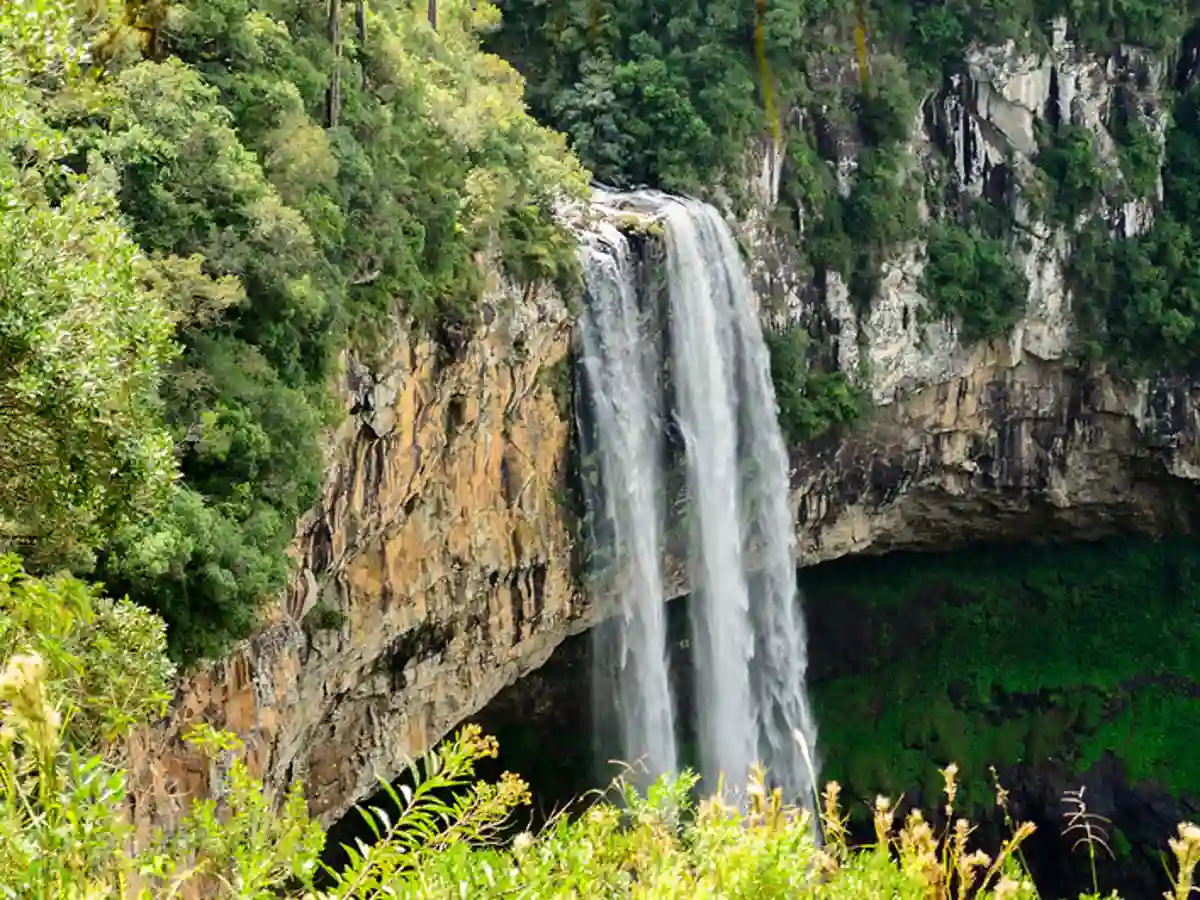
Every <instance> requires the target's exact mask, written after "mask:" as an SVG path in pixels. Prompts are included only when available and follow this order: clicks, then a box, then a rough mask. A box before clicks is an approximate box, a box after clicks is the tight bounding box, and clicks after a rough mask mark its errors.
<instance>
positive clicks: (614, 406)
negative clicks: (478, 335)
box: [579, 226, 676, 776]
mask: <svg viewBox="0 0 1200 900" xmlns="http://www.w3.org/2000/svg"><path fill="white" fill-rule="evenodd" d="M592 238H593V240H592V243H591V245H590V246H586V247H585V248H584V256H585V260H584V263H585V264H584V274H585V281H586V287H587V291H588V296H589V302H588V304H587V308H586V310H585V312H584V313H583V315H582V317H581V319H580V328H579V334H580V344H581V350H582V353H581V359H580V363H581V365H582V368H583V372H584V375H585V377H586V379H587V385H588V389H589V392H590V396H591V398H592V416H593V417H594V420H595V422H594V428H588V427H581V428H580V433H581V435H584V436H586V437H587V438H589V439H590V440H589V442H588V443H587V444H586V445H585V448H584V450H585V452H589V453H592V454H594V456H596V457H597V458H598V459H597V461H598V463H599V470H600V477H601V479H602V482H601V488H602V489H601V490H600V491H598V492H592V497H591V503H590V505H591V507H592V515H593V522H594V526H593V528H594V531H595V532H596V534H601V533H603V534H604V535H605V538H606V540H596V539H595V538H594V540H593V544H594V545H607V548H608V549H609V552H608V554H607V558H606V559H605V560H604V566H603V569H604V571H606V572H610V573H615V575H616V578H617V581H616V583H615V584H611V585H606V588H607V589H609V590H613V591H614V592H615V593H616V594H617V595H618V596H619V597H620V601H621V611H620V616H621V619H620V623H619V625H620V627H619V629H618V631H617V633H616V645H615V646H612V647H606V648H602V649H603V651H606V652H601V653H598V654H597V657H598V658H599V659H600V660H602V662H601V666H602V667H603V668H605V669H611V670H612V671H598V672H597V675H598V676H599V677H598V678H597V684H598V686H599V688H600V690H601V691H602V692H603V691H608V690H612V692H613V693H614V694H615V696H614V697H611V698H600V699H601V700H602V701H603V700H604V699H611V700H615V704H616V707H617V713H618V719H619V724H620V731H621V744H622V751H623V752H625V753H627V754H631V755H629V756H626V760H627V761H630V762H633V761H639V762H640V763H641V764H642V765H644V766H645V767H646V769H647V770H648V772H649V773H650V774H651V776H654V775H658V774H660V773H663V772H673V771H674V770H675V767H676V754H675V724H674V719H675V716H674V708H673V705H672V700H671V689H670V683H669V678H668V674H667V659H666V598H665V596H664V591H663V578H662V556H663V542H662V531H663V511H662V503H661V501H662V490H661V456H662V433H661V432H662V429H661V424H660V423H661V416H660V413H659V409H658V407H659V397H660V393H661V392H660V389H659V387H658V380H659V373H660V372H661V369H662V360H661V356H660V354H659V352H658V344H657V343H656V342H655V341H653V340H651V338H650V335H649V332H650V330H651V329H648V328H647V327H645V317H644V316H643V315H642V313H641V311H640V310H639V309H638V302H637V301H638V298H637V289H636V285H635V280H634V279H635V273H634V270H633V261H632V260H631V259H630V253H629V247H628V244H627V242H626V240H625V238H624V236H623V235H622V234H621V233H620V232H619V231H617V229H616V228H613V227H612V226H607V227H603V228H602V229H601V230H600V231H599V232H598V233H597V234H595V235H593V236H592ZM581 426H582V423H581ZM597 494H599V495H600V496H596V495H597Z"/></svg>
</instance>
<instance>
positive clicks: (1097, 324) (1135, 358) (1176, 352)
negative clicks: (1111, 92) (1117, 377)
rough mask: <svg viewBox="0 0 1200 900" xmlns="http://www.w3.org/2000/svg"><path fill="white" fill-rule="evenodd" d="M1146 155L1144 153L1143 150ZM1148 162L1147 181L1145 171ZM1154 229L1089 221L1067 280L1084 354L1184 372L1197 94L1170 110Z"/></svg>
mask: <svg viewBox="0 0 1200 900" xmlns="http://www.w3.org/2000/svg"><path fill="white" fill-rule="evenodd" d="M1146 152H1147V154H1148V153H1149V151H1148V150H1147V151H1146ZM1148 166H1149V163H1147V170H1146V174H1145V175H1144V177H1146V178H1150V177H1152V176H1151V175H1150V174H1149V168H1148ZM1162 177H1163V185H1164V203H1163V208H1162V209H1161V211H1160V212H1159V214H1158V216H1157V218H1156V220H1155V223H1154V226H1153V227H1152V228H1151V229H1150V230H1149V232H1147V233H1146V234H1144V235H1139V236H1135V237H1131V238H1127V237H1123V236H1121V237H1116V236H1113V235H1111V234H1110V233H1109V232H1108V230H1107V229H1106V227H1105V226H1104V224H1103V223H1098V222H1097V223H1092V224H1090V225H1089V227H1088V228H1087V229H1085V230H1084V232H1083V233H1082V234H1081V235H1079V237H1078V239H1077V240H1076V243H1075V247H1074V252H1073V255H1072V259H1071V266H1070V270H1069V272H1068V274H1069V276H1070V278H1071V284H1072V288H1073V296H1074V298H1075V302H1076V307H1077V315H1078V318H1079V320H1080V324H1081V326H1082V328H1081V330H1082V337H1083V350H1084V351H1085V352H1086V353H1087V354H1088V355H1090V356H1092V357H1098V358H1102V359H1106V360H1109V361H1112V362H1115V363H1116V364H1117V365H1118V366H1119V367H1120V368H1121V369H1123V370H1125V371H1128V372H1132V373H1135V374H1145V373H1153V372H1159V371H1164V370H1175V371H1181V370H1189V369H1191V368H1193V367H1194V366H1195V365H1196V363H1197V361H1198V357H1197V349H1196V348H1197V345H1196V340H1195V335H1196V329H1197V325H1198V323H1200V255H1198V251H1197V237H1196V235H1195V233H1194V230H1193V229H1194V223H1195V222H1196V221H1197V216H1198V215H1200V93H1198V92H1197V91H1195V90H1192V91H1189V92H1188V93H1186V94H1184V95H1183V96H1182V97H1180V98H1179V100H1178V102H1177V103H1176V106H1175V111H1174V117H1173V122H1172V125H1171V127H1170V129H1169V131H1168V133H1167V141H1166V147H1165V153H1164V158H1163V168H1162Z"/></svg>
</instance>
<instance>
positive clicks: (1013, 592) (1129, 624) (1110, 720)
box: [804, 539, 1200, 804]
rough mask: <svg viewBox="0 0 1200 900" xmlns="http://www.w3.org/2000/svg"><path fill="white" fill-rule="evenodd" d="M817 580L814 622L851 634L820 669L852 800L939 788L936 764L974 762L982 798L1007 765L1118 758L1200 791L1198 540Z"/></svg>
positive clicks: (889, 566)
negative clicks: (1196, 745) (1196, 740)
mask: <svg viewBox="0 0 1200 900" xmlns="http://www.w3.org/2000/svg"><path fill="white" fill-rule="evenodd" d="M804 587H805V590H806V595H807V603H808V607H809V615H810V617H812V618H814V619H816V620H818V621H820V622H824V623H828V627H829V628H831V629H833V630H832V631H831V633H838V632H840V633H842V634H849V635H850V636H849V637H846V638H845V640H846V643H845V644H844V645H843V646H841V647H837V648H834V651H833V652H832V653H828V652H822V651H821V650H816V651H815V652H816V654H817V655H816V658H815V660H814V673H813V674H814V677H815V680H816V681H815V684H814V686H813V690H814V694H815V702H816V706H817V712H818V716H819V721H820V725H821V739H820V750H821V756H822V759H823V761H824V769H823V775H824V777H826V778H832V779H837V780H839V781H841V782H842V783H843V784H844V785H845V786H846V788H847V791H848V793H849V796H851V797H855V798H859V797H870V796H874V795H875V794H876V793H884V794H890V795H891V796H897V795H899V794H900V793H902V792H907V793H908V795H909V797H910V798H913V796H914V794H913V792H914V790H915V789H916V788H918V787H921V788H923V790H922V793H923V795H924V796H925V797H931V796H936V791H937V789H938V788H939V786H940V785H939V784H936V783H933V782H932V781H931V780H930V779H931V778H936V773H935V771H934V767H935V765H943V764H946V763H949V762H957V763H958V764H959V766H960V767H961V770H962V773H963V777H964V782H965V787H966V793H967V802H968V804H973V803H977V802H984V801H988V800H989V799H990V796H991V776H990V774H989V767H990V766H996V767H997V768H998V769H1000V770H1001V771H1003V770H1004V769H1005V768H1007V767H1012V766H1016V765H1020V764H1023V765H1026V766H1040V765H1043V764H1046V763H1051V764H1053V765H1056V766H1066V767H1069V768H1070V769H1071V770H1073V771H1075V772H1081V771H1083V770H1085V769H1087V768H1088V767H1089V766H1090V765H1091V764H1092V763H1094V762H1095V761H1096V760H1097V759H1099V758H1100V756H1101V755H1102V754H1104V753H1105V752H1111V753H1112V754H1114V755H1115V756H1116V757H1117V758H1118V759H1119V760H1121V762H1122V763H1123V765H1124V767H1125V770H1126V772H1127V774H1128V776H1129V777H1130V779H1131V780H1133V781H1135V782H1137V781H1156V782H1159V783H1161V784H1163V785H1164V786H1166V787H1168V788H1170V789H1171V790H1172V791H1173V792H1175V793H1182V794H1188V795H1192V794H1200V761H1197V759H1196V757H1195V754H1194V752H1193V751H1192V740H1193V737H1194V735H1195V734H1196V729H1197V727H1200V707H1198V706H1197V703H1196V701H1195V697H1196V696H1197V695H1200V637H1198V636H1197V634H1196V630H1195V627H1194V621H1195V616H1196V613H1197V611H1198V610H1200V548H1198V547H1196V546H1195V544H1194V542H1192V541H1189V540H1186V539H1179V540H1173V541H1165V542H1160V543H1156V542H1150V541H1145V540H1137V541H1133V540H1129V541H1114V542H1109V543H1100V544H1085V545H1073V546H1062V547H1058V546H1047V547H1040V548H1033V547H1027V546H1013V547H997V548H991V549H984V550H975V551H971V552H969V553H961V554H955V555H945V556H942V555H909V554H897V555H893V556H889V557H886V558H883V559H879V560H858V559H856V560H854V561H853V562H852V563H842V564H833V565H829V566H822V567H820V568H818V569H814V570H811V571H809V572H806V573H805V578H804ZM854 621H857V622H859V623H865V624H859V625H858V626H857V627H855V628H844V627H843V625H845V624H846V623H849V622H854ZM819 628H820V631H819V632H818V634H817V635H815V636H814V642H815V641H818V640H820V639H822V638H821V633H820V632H821V631H824V630H825V628H824V627H821V626H819ZM927 782H928V783H927Z"/></svg>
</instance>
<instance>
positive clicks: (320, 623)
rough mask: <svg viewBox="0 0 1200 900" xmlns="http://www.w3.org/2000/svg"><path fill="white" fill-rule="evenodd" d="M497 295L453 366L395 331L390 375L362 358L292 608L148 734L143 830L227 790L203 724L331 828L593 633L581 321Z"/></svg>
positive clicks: (558, 307)
mask: <svg viewBox="0 0 1200 900" xmlns="http://www.w3.org/2000/svg"><path fill="white" fill-rule="evenodd" d="M497 293H498V292H495V291H494V292H493V293H492V294H491V295H489V296H490V297H491V298H492V301H493V302H492V303H491V304H490V305H489V306H488V308H487V310H486V315H485V320H486V321H488V323H489V324H487V325H486V326H484V327H483V328H481V330H480V332H479V334H478V335H477V336H476V337H475V339H473V340H471V341H469V342H468V343H467V344H466V346H465V348H463V349H462V350H461V352H460V354H459V357H460V358H459V359H457V360H446V359H445V356H446V353H445V351H443V350H440V349H439V348H437V347H435V346H434V345H432V344H431V343H429V342H428V341H417V340H412V339H409V338H407V337H404V336H400V337H398V338H397V340H396V341H395V342H394V343H393V345H392V346H391V348H390V349H389V350H388V351H387V353H386V359H385V361H384V362H383V363H382V364H380V365H377V366H373V367H371V368H370V369H367V368H366V367H365V366H363V365H361V364H359V363H358V362H357V361H355V360H348V361H347V363H346V365H345V366H344V373H343V393H344V396H345V399H346V403H347V411H348V416H347V417H346V420H345V423H344V425H343V426H342V427H341V428H340V429H338V431H337V432H336V434H335V435H333V438H332V442H331V446H330V451H329V459H330V463H329V468H328V473H327V477H326V480H325V486H324V492H323V498H322V500H321V502H320V503H319V505H318V506H317V508H316V509H314V510H312V511H311V512H310V513H309V514H308V515H307V516H306V517H305V518H304V519H303V520H302V521H301V522H300V524H299V528H298V537H297V539H296V542H295V545H294V554H295V556H296V559H297V571H296V574H295V577H294V579H293V581H292V584H291V587H290V588H289V590H288V591H287V594H286V597H285V598H284V599H283V600H282V601H281V602H279V603H278V604H275V605H274V606H272V607H271V609H270V610H269V615H268V620H267V622H266V623H265V624H264V626H263V627H262V628H261V629H260V630H259V631H258V632H257V633H256V634H255V635H254V636H253V637H252V638H251V639H250V640H248V641H247V642H245V643H244V644H243V645H242V646H240V647H238V648H237V649H236V651H235V652H234V653H233V654H232V655H231V657H230V658H228V659H226V660H224V661H221V662H219V663H216V664H213V665H211V666H209V667H207V668H205V669H203V670H202V671H199V672H197V673H196V674H194V675H192V676H191V677H190V678H188V679H187V680H186V681H185V682H183V683H182V684H181V685H180V686H179V689H178V692H177V695H176V700H175V703H174V704H173V706H172V710H171V713H170V715H169V718H168V719H167V720H166V721H165V722H163V723H161V724H160V725H159V726H157V727H154V728H152V729H147V730H146V731H144V732H143V733H141V734H139V735H137V736H136V738H135V740H134V741H133V744H132V752H131V761H132V780H133V788H134V796H135V803H134V807H135V808H134V814H135V819H136V821H137V822H138V824H139V826H140V827H141V828H142V829H145V828H146V827H148V826H150V825H152V824H169V823H170V822H172V821H173V820H174V819H175V817H176V815H177V814H178V810H179V809H180V808H181V804H182V803H183V802H184V801H186V800H187V799H189V798H195V797H202V796H206V795H209V794H210V793H211V792H213V791H219V787H218V785H217V779H215V778H214V775H215V773H214V772H212V771H210V767H209V765H208V764H207V763H205V762H204V760H203V759H202V758H201V757H200V756H198V755H197V754H196V753H194V752H191V751H190V749H189V748H188V746H187V745H186V744H185V743H184V742H183V741H182V740H181V735H182V734H183V733H184V732H185V730H186V728H187V726H188V725H189V724H190V723H193V722H199V721H205V722H208V723H209V724H211V725H214V726H216V727H219V728H226V729H229V730H231V731H234V732H236V733H237V734H238V735H240V736H241V737H242V738H243V740H244V741H245V742H246V746H247V758H248V759H249V760H250V763H251V767H252V769H253V770H254V771H255V772H256V773H257V774H259V775H261V776H262V777H263V778H264V780H265V782H266V784H267V786H268V788H270V789H272V790H275V791H278V790H279V789H280V788H284V787H286V786H287V785H288V784H289V783H291V782H292V781H293V780H295V779H303V781H304V782H305V784H306V791H307V795H308V797H309V802H310V806H311V809H312V811H313V813H314V814H315V815H316V816H317V817H318V818H319V819H320V820H321V821H322V822H324V823H328V822H330V821H331V820H333V819H335V818H336V817H337V816H339V815H341V814H342V813H343V812H344V811H345V810H346V809H347V808H348V807H349V806H350V805H351V804H352V803H353V802H355V801H356V800H358V799H359V798H361V797H363V796H364V795H366V794H368V793H370V792H371V791H372V790H373V788H374V787H375V786H376V784H377V782H376V778H377V776H383V777H392V776H395V775H396V774H397V773H398V771H399V769H400V767H401V766H402V765H403V763H404V761H405V760H406V759H407V758H410V757H412V756H415V755H418V754H420V753H422V752H423V751H424V750H426V749H427V748H428V747H429V746H430V745H431V744H433V743H434V742H435V741H437V740H438V739H440V738H441V737H442V736H443V735H444V734H446V733H447V732H448V731H449V730H450V729H451V728H453V726H455V725H456V724H457V723H458V722H460V721H461V720H462V719H463V717H464V716H465V715H468V714H470V713H472V712H474V711H475V710H476V709H477V708H478V707H479V706H481V705H482V704H483V703H485V702H486V701H487V700H488V699H490V698H491V697H492V696H493V695H495V694H496V693H497V692H498V691H499V690H500V689H501V688H502V687H504V686H505V685H507V684H509V683H511V682H512V681H514V680H515V679H516V678H518V677H519V676H520V675H522V674H523V673H525V672H527V671H529V670H530V669H532V668H534V667H536V666H538V665H540V664H541V662H542V661H543V660H544V659H545V658H546V657H547V656H548V655H549V653H550V652H551V651H552V650H553V649H554V647H555V646H556V645H557V644H558V643H559V641H561V640H562V638H564V637H565V636H566V635H567V634H568V633H569V632H570V631H571V630H572V629H578V628H581V627H583V626H584V624H586V622H585V619H584V618H583V614H584V608H583V606H582V604H581V597H580V595H579V593H578V592H577V590H576V587H575V585H574V584H573V582H572V578H571V572H570V560H571V553H570V549H571V547H570V538H569V535H568V532H567V530H566V528H565V526H564V522H563V518H562V516H561V515H560V511H559V504H558V502H557V501H558V499H559V497H560V496H561V494H560V492H561V486H562V484H563V472H564V466H565V464H566V462H567V458H566V452H567V447H568V440H569V426H568V421H567V417H566V415H564V411H563V409H562V408H561V407H562V403H561V402H560V398H558V397H557V396H556V391H555V387H554V385H553V384H552V381H553V378H554V377H555V376H561V375H562V373H563V372H564V369H563V366H564V362H565V356H566V354H567V350H568V345H569V340H570V324H569V319H568V315H567V310H566V308H565V307H564V305H563V304H562V302H561V301H560V300H558V299H557V298H556V297H554V296H551V295H546V296H545V297H544V298H538V297H537V296H536V295H535V294H534V293H532V292H529V291H527V292H525V293H524V295H523V296H521V295H518V294H517V293H516V292H513V291H509V292H507V293H501V294H500V296H499V297H498V298H497Z"/></svg>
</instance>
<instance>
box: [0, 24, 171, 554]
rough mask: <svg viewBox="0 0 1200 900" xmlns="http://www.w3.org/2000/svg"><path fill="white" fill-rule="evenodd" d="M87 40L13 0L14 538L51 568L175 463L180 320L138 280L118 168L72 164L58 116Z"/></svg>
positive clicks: (7, 386)
mask: <svg viewBox="0 0 1200 900" xmlns="http://www.w3.org/2000/svg"><path fill="white" fill-rule="evenodd" d="M78 53H79V48H78V47H75V46H72V44H71V41H70V22H69V19H68V18H67V15H66V10H65V8H64V7H62V6H59V5H55V4H49V5H43V4H27V3H24V2H17V0H10V2H5V3H4V4H3V5H0V110H2V111H0V373H2V374H0V548H4V547H13V546H17V547H21V548H23V549H24V550H25V552H26V553H27V555H29V556H30V558H31V560H32V561H34V562H36V563H37V564H38V565H40V566H42V567H47V566H54V565H60V564H63V563H70V564H75V565H84V566H86V565H88V564H89V563H90V562H91V550H92V548H93V547H95V546H96V545H97V544H98V543H99V542H100V540H101V539H102V537H103V535H104V533H105V532H106V531H107V530H109V529H113V528H117V527H121V526H123V525H124V524H126V523H128V522H130V521H133V520H136V519H137V518H140V517H142V516H146V515H152V514H153V513H154V512H155V511H156V510H157V509H158V508H159V507H161V505H162V504H163V502H164V501H165V500H166V499H167V496H168V494H169V491H170V487H171V483H172V480H173V478H174V476H175V468H174V462H173V459H172V456H171V444H170V439H169V436H168V434H167V433H166V431H165V430H164V429H163V428H162V424H161V418H160V404H159V403H158V399H157V395H156V390H157V388H158V386H159V382H160V378H161V376H162V373H163V368H164V366H165V365H166V364H167V362H168V361H169V360H170V359H171V357H172V355H173V354H174V351H175V348H174V347H173V345H172V343H171V322H170V319H169V318H168V315H167V311H166V310H165V309H164V307H163V306H162V305H161V304H160V303H159V301H158V299H157V298H156V297H155V296H154V295H153V294H151V293H148V292H146V291H144V290H142V289H141V288H140V287H139V284H138V271H139V266H138V260H137V256H136V247H135V245H134V244H133V243H132V241H130V239H129V237H128V236H127V235H126V233H125V232H124V230H123V229H122V227H121V224H120V222H119V220H118V217H117V215H116V208H115V203H114V200H113V191H112V188H111V183H112V173H111V172H110V171H107V170H105V169H104V168H103V167H100V166H97V170H96V171H95V172H94V174H93V177H92V178H83V177H77V176H72V175H66V174H64V173H63V172H61V170H60V167H59V166H58V165H57V164H56V160H57V158H58V157H60V156H61V155H62V154H63V153H65V152H68V151H69V150H70V149H71V147H70V143H69V142H68V140H67V139H66V137H65V136H64V135H63V134H62V133H61V132H60V131H58V130H57V129H55V128H54V127H53V126H52V125H51V124H49V123H48V122H47V121H46V120H45V118H44V115H43V114H44V99H43V93H44V92H46V93H48V92H51V91H68V90H74V89H76V88H80V87H82V88H83V89H85V88H86V80H85V79H83V78H82V77H81V76H80V74H79V72H78V70H77V68H76V65H75V61H76V59H77V56H78ZM35 84H36V85H37V87H36V88H35V87H34V85H35Z"/></svg>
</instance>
